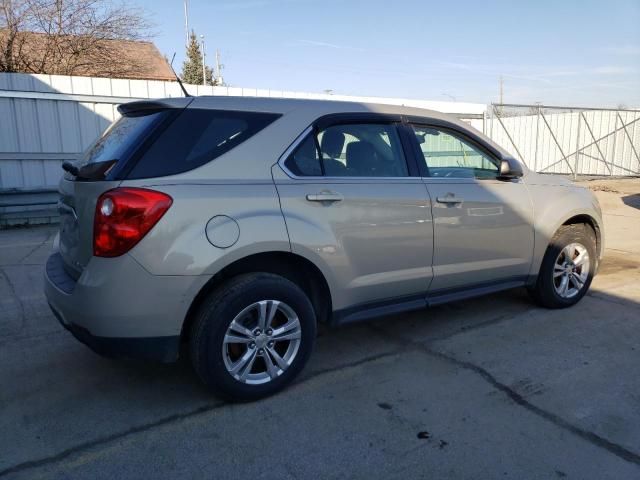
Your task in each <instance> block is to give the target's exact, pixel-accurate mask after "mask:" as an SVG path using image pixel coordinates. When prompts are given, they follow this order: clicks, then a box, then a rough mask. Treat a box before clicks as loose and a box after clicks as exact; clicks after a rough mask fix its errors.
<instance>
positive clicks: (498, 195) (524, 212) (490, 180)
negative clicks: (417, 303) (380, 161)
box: [412, 124, 534, 296]
mask: <svg viewBox="0 0 640 480" xmlns="http://www.w3.org/2000/svg"><path fill="white" fill-rule="evenodd" d="M412 128H413V132H414V137H413V138H414V139H415V140H417V146H418V150H419V152H420V155H419V156H420V157H421V159H422V161H423V163H422V164H421V168H422V172H423V180H424V182H425V184H426V186H427V190H428V191H429V194H430V196H431V200H432V202H433V203H432V213H433V222H434V223H433V226H434V254H433V270H434V278H433V282H432V284H431V287H430V290H429V296H433V295H437V294H438V293H444V292H446V291H447V290H456V289H463V288H469V287H481V286H491V285H492V284H498V283H503V282H514V283H517V282H522V281H523V280H524V279H526V276H527V275H528V272H529V267H530V265H531V260H532V255H533V240H534V230H533V207H532V204H531V200H530V198H529V195H528V193H527V190H526V187H525V185H524V183H523V182H522V180H521V179H514V180H501V179H499V178H498V177H499V175H498V173H499V164H500V161H499V159H498V158H497V157H496V156H494V155H493V154H492V153H491V152H490V151H489V150H487V149H486V148H485V147H483V145H482V144H481V143H479V142H478V141H477V140H474V139H472V138H471V137H470V136H467V135H466V134H465V132H463V131H461V130H456V129H453V128H443V127H439V126H431V125H426V124H425V125H419V124H417V125H413V127H412Z"/></svg>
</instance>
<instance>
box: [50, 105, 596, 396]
mask: <svg viewBox="0 0 640 480" xmlns="http://www.w3.org/2000/svg"><path fill="white" fill-rule="evenodd" d="M118 110H119V112H120V114H121V117H120V118H119V119H118V120H117V121H116V122H114V123H113V124H112V125H111V127H110V128H109V129H108V130H107V131H106V132H105V133H104V135H103V136H102V137H101V138H99V139H98V140H97V141H96V142H95V144H93V145H92V146H91V147H90V148H89V149H88V150H87V152H86V153H85V155H84V157H83V158H82V159H81V160H79V161H77V162H74V163H71V162H66V163H65V164H64V165H63V167H64V169H65V174H64V177H63V178H62V179H61V181H60V187H59V189H60V201H59V203H58V208H59V210H60V233H59V236H58V237H57V238H56V241H55V242H54V252H53V254H52V255H51V256H50V258H49V259H48V261H47V265H46V273H45V277H46V281H45V292H46V296H47V299H48V301H49V304H50V305H51V308H52V310H53V312H54V314H55V315H56V317H57V318H58V319H59V321H60V322H61V324H62V325H63V326H64V327H65V328H67V329H68V330H69V331H70V332H71V333H72V334H73V335H74V336H75V337H76V338H77V339H78V340H80V341H81V342H83V343H85V344H87V345H88V346H89V347H90V348H92V349H93V350H95V351H96V352H98V353H100V354H102V355H106V356H114V357H135V358H145V359H153V360H159V361H164V362H170V361H175V360H177V358H178V356H179V355H180V353H181V352H185V353H186V354H187V355H188V356H189V357H190V359H191V362H192V363H193V366H194V369H195V371H196V372H197V374H198V376H199V377H200V379H201V380H202V381H203V382H204V383H205V384H206V385H207V386H209V387H211V388H212V389H214V390H215V391H216V392H218V393H219V394H221V395H223V396H226V397H228V398H231V399H234V400H253V399H257V398H260V397H264V396H267V395H270V394H272V393H274V392H276V391H277V390H279V389H281V388H283V387H284V386H285V385H287V384H288V383H289V382H291V381H292V379H293V378H294V377H295V376H296V375H297V374H298V373H299V372H300V370H301V369H302V368H303V366H304V365H305V363H306V362H307V360H308V358H309V355H310V354H311V350H312V347H313V344H314V339H315V337H316V327H317V324H318V323H319V322H323V323H326V324H328V325H342V324H346V323H349V322H355V321H361V320H365V319H369V318H373V317H379V316H384V315H388V314H392V313H399V312H406V311H410V310H416V309H421V308H424V307H428V306H431V305H438V304H441V303H444V302H450V301H454V300H459V299H464V298H469V297H472V296H476V295H485V294H489V295H491V294H496V292H498V291H501V290H505V289H509V288H514V287H526V288H527V289H528V290H529V291H530V293H531V295H532V297H533V298H534V299H535V300H536V301H537V302H538V303H539V304H541V305H542V306H544V307H547V308H563V307H569V306H571V305H573V304H575V303H576V302H578V301H579V300H580V299H581V298H582V297H583V296H584V295H585V293H586V291H587V289H588V288H589V285H590V283H591V280H592V278H593V276H594V274H595V272H596V271H597V268H598V262H599V260H600V257H601V253H602V251H603V235H602V216H601V212H600V208H599V206H598V203H597V201H596V199H595V197H594V195H593V194H592V193H591V192H590V191H589V190H587V189H585V188H581V187H579V186H577V185H574V184H572V183H571V182H570V181H568V180H566V179H564V178H561V177H555V176H551V175H541V174H537V173H535V172H532V171H530V170H528V169H527V167H526V166H525V165H523V164H522V163H521V162H520V161H518V160H516V159H515V158H513V157H512V156H511V155H509V153H507V152H506V151H504V150H503V149H502V148H501V147H499V146H498V145H496V144H495V143H493V142H492V141H491V140H490V139H488V138H487V137H485V136H484V135H482V134H481V133H479V132H477V131H476V130H475V129H473V128H471V127H470V126H468V125H467V124H465V123H463V122H461V121H458V120H457V119H456V118H454V117H451V116H449V115H444V114H441V113H437V112H433V111H429V110H422V109H415V108H406V107H399V106H389V105H376V104H365V103H349V102H334V101H319V100H286V99H269V98H233V97H195V98H194V97H191V98H171V99H165V100H149V101H136V102H132V103H127V104H123V105H121V106H120V107H119V108H118Z"/></svg>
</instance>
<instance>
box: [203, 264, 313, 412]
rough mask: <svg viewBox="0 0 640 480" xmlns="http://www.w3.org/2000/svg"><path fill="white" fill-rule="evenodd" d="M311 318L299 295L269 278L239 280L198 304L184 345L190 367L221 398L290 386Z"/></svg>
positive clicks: (244, 397)
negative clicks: (188, 348)
mask: <svg viewBox="0 0 640 480" xmlns="http://www.w3.org/2000/svg"><path fill="white" fill-rule="evenodd" d="M315 335H316V317H315V313H314V310H313V306H312V305H311V302H310V301H309V299H308V297H307V296H306V295H305V293H304V292H303V291H302V290H301V289H300V288H299V287H298V286H297V285H295V284H294V283H292V282H291V281H289V280H287V279H285V278H283V277H280V276H278V275H273V274H269V273H254V274H247V275H241V276H238V277H235V278H233V279H231V280H230V281H229V282H227V283H226V284H225V285H223V286H222V287H221V288H219V289H218V290H216V291H215V292H214V293H213V294H212V295H211V296H210V298H209V299H207V301H205V303H204V304H203V306H202V307H201V308H200V311H199V312H198V316H197V318H196V321H195V323H194V325H193V330H192V332H191V340H190V350H191V359H192V362H193V366H194V368H195V370H196V372H197V374H198V376H199V377H200V378H201V379H202V381H203V382H204V383H205V384H206V385H207V386H209V387H211V388H212V389H213V390H215V391H216V392H217V393H219V394H221V395H222V396H224V397H227V398H229V399H232V400H237V401H250V400H256V399H259V398H262V397H266V396H268V395H271V394H273V393H275V392H277V391H278V390H280V389H282V388H283V387H284V386H285V385H287V384H288V383H289V382H291V381H292V380H293V379H294V377H295V376H296V375H297V374H298V373H299V372H300V370H302V368H303V367H304V365H305V363H306V362H307V360H308V358H309V356H310V354H311V350H312V348H313V343H314V340H315Z"/></svg>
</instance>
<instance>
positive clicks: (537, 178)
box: [525, 171, 579, 187]
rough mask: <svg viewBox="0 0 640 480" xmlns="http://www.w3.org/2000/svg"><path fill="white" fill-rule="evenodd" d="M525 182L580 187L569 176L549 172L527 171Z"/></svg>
mask: <svg viewBox="0 0 640 480" xmlns="http://www.w3.org/2000/svg"><path fill="white" fill-rule="evenodd" d="M525 182H526V183H528V184H529V185H549V186H557V187H578V186H579V185H577V184H575V183H574V182H572V181H571V180H570V179H569V178H567V177H564V176H561V175H550V174H547V173H535V172H531V171H529V172H527V175H526V178H525Z"/></svg>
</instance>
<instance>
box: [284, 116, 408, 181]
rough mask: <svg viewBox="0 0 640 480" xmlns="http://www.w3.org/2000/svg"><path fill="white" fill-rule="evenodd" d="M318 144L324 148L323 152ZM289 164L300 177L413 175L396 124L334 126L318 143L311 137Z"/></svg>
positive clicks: (323, 133) (292, 156)
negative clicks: (408, 166)
mask: <svg viewBox="0 0 640 480" xmlns="http://www.w3.org/2000/svg"><path fill="white" fill-rule="evenodd" d="M316 140H317V143H316ZM316 145H319V147H320V151H319V152H318V150H317V147H316ZM301 152H304V153H301ZM303 159H304V163H303ZM318 159H319V164H320V173H318ZM285 165H286V166H287V167H288V168H289V170H290V171H291V172H292V173H294V174H295V175H300V176H305V175H321V174H322V173H324V175H325V176H327V177H406V176H408V175H409V172H408V168H407V162H406V160H405V158H404V154H403V151H402V146H401V143H400V138H399V136H398V132H397V130H396V127H395V125H386V124H376V123H371V124H366V123H361V124H341V125H333V126H330V127H328V128H326V129H324V130H322V131H320V132H318V135H317V138H316V139H315V140H314V138H313V135H309V137H308V138H307V139H305V141H304V142H303V143H302V144H301V145H300V146H299V147H298V149H297V150H296V151H295V152H294V153H293V154H292V155H291V157H289V159H287V161H286V162H285ZM311 165H312V166H311ZM307 172H311V173H307Z"/></svg>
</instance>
